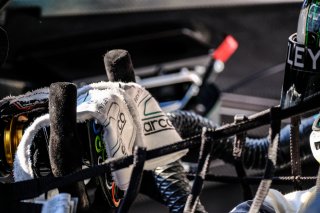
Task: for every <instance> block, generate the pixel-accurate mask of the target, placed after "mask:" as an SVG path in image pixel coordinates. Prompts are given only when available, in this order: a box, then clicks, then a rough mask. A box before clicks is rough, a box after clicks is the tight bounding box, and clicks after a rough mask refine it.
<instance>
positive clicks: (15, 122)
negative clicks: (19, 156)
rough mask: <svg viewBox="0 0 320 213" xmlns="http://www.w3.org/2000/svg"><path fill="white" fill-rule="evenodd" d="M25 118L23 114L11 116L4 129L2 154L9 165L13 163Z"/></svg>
mask: <svg viewBox="0 0 320 213" xmlns="http://www.w3.org/2000/svg"><path fill="white" fill-rule="evenodd" d="M27 120H28V118H27V117H26V116H24V115H20V116H18V117H13V118H12V119H11V121H10V124H9V125H8V126H6V128H5V129H4V154H5V157H6V161H7V163H8V164H9V165H10V166H12V165H13V160H14V155H15V153H16V150H17V148H18V145H19V143H20V141H21V138H22V135H23V127H24V122H26V121H27Z"/></svg>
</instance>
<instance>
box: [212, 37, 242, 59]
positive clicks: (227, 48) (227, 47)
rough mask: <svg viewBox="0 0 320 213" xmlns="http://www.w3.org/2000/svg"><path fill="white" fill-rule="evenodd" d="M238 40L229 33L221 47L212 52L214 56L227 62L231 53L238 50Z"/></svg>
mask: <svg viewBox="0 0 320 213" xmlns="http://www.w3.org/2000/svg"><path fill="white" fill-rule="evenodd" d="M237 48H238V42H237V41H236V39H235V38H233V37H232V36H231V35H228V36H227V37H226V38H225V39H224V40H223V42H222V43H221V44H220V45H219V47H218V48H217V49H216V50H215V51H214V52H213V53H212V58H213V59H215V60H219V61H222V62H226V61H227V60H228V59H229V58H230V57H231V55H232V54H233V53H234V52H235V51H236V50H237Z"/></svg>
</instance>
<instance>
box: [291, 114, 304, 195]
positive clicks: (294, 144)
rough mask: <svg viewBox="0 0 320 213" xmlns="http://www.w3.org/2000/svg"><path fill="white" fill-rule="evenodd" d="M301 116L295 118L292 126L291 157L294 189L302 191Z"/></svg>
mask: <svg viewBox="0 0 320 213" xmlns="http://www.w3.org/2000/svg"><path fill="white" fill-rule="evenodd" d="M299 125H300V116H293V117H292V118H291V125H290V157H291V174H292V175H293V176H294V177H295V178H294V181H293V183H294V189H295V190H301V182H300V180H299V178H300V177H301V160H300V143H299V142H300V137H299Z"/></svg>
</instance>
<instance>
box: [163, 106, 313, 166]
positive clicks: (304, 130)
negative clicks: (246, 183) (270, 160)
mask: <svg viewBox="0 0 320 213" xmlns="http://www.w3.org/2000/svg"><path fill="white" fill-rule="evenodd" d="M167 116H168V117H169V119H170V121H171V122H172V124H173V126H174V127H175V128H176V130H177V131H178V133H179V134H180V136H181V137H182V138H183V139H185V138H189V137H191V136H193V135H196V134H201V131H202V128H203V127H208V128H216V127H217V125H216V124H214V123H213V122H212V121H210V120H209V119H207V118H204V117H202V116H200V115H197V114H195V113H193V112H187V111H175V112H170V113H167ZM314 119H315V118H314V116H312V117H309V118H305V119H303V120H302V121H301V125H300V128H299V133H300V134H299V135H300V149H301V152H300V155H301V157H302V160H303V159H306V158H307V157H308V156H309V155H311V151H310V147H309V135H310V133H311V131H312V128H311V127H312V124H313V121H314ZM233 141H234V138H233V137H230V138H226V139H222V140H219V141H213V140H212V143H214V147H213V153H212V157H213V158H215V159H221V160H223V161H225V162H226V163H234V157H233V155H232V152H233ZM268 145H269V142H268V138H267V137H263V138H249V137H247V138H246V143H245V147H244V152H243V163H244V166H245V168H247V169H249V168H250V169H264V167H265V165H266V155H267V152H268ZM289 145H290V126H289V125H287V126H285V127H283V128H282V129H281V132H280V144H279V147H280V148H279V149H278V157H277V167H280V168H282V167H286V166H288V165H289V164H290V147H289Z"/></svg>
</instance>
